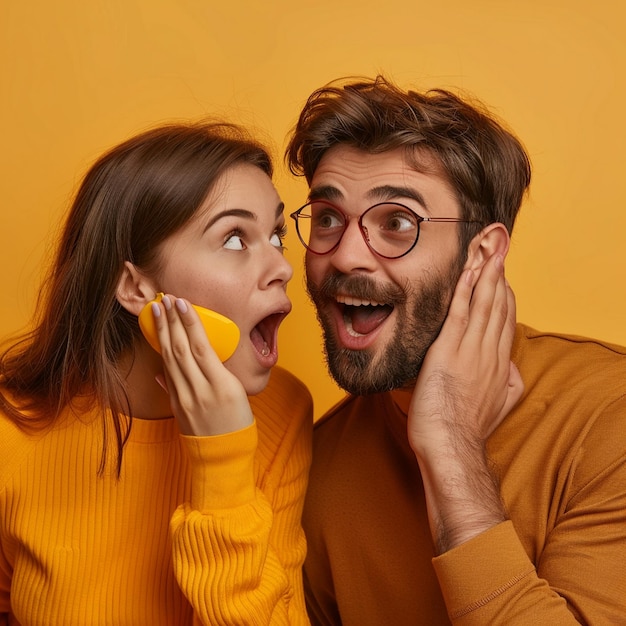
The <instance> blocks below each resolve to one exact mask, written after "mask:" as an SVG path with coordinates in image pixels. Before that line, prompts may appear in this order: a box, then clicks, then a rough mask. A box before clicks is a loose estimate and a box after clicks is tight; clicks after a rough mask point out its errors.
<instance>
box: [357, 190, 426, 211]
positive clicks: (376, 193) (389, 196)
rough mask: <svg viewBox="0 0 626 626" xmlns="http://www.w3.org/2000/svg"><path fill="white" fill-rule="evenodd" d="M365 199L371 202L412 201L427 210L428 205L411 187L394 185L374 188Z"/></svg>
mask: <svg viewBox="0 0 626 626" xmlns="http://www.w3.org/2000/svg"><path fill="white" fill-rule="evenodd" d="M367 197H368V198H369V199H371V200H372V202H375V201H377V200H378V201H379V202H384V201H386V200H403V199H409V200H414V201H415V202H417V203H418V204H419V205H420V206H422V207H424V208H425V209H428V203H427V202H426V200H425V199H424V196H423V195H422V194H421V193H420V192H419V191H417V189H414V188H413V187H402V186H396V185H382V186H380V187H374V188H373V189H370V191H368V192H367Z"/></svg>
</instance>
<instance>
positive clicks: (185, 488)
mask: <svg viewBox="0 0 626 626" xmlns="http://www.w3.org/2000/svg"><path fill="white" fill-rule="evenodd" d="M271 175H272V166H271V163H270V159H269V157H268V154H267V153H266V151H265V150H264V149H263V148H262V147H260V146H259V145H257V144H256V143H255V142H254V141H252V140H250V139H249V138H248V137H247V136H246V135H245V134H244V133H243V131H241V130H240V129H238V128H236V127H234V126H231V125H227V124H198V125H194V124H189V125H170V126H165V127H161V128H157V129H155V130H151V131H148V132H146V133H143V134H141V135H138V136H137V137H134V138H132V139H130V140H129V141H126V142H125V143H123V144H121V145H120V146H118V147H116V148H114V149H113V150H111V151H110V152H108V153H107V154H105V155H104V156H103V157H101V158H100V159H99V160H98V161H97V162H96V164H95V165H94V166H93V167H92V168H91V169H90V171H89V172H88V173H87V175H86V177H85V179H84V181H83V183H82V185H81V187H80V189H79V191H78V193H77V196H76V199H75V201H74V203H73V206H72V209H71V211H70V213H69V216H68V218H67V222H66V224H65V228H64V232H63V234H62V237H61V240H60V245H59V248H58V254H57V257H56V260H55V262H54V264H53V266H52V269H51V272H50V276H49V279H48V281H47V283H46V286H45V289H44V290H43V292H42V294H43V295H42V296H41V301H40V304H39V306H38V311H39V312H40V313H39V317H38V319H37V321H36V324H35V326H34V330H33V331H32V332H30V333H29V334H28V335H26V336H24V337H22V338H20V339H19V341H17V342H14V343H13V344H12V345H10V346H9V347H8V348H7V349H6V350H5V352H4V353H3V355H2V357H1V359H0V383H1V387H0V458H1V459H2V463H0V542H1V543H0V624H13V623H15V622H18V623H20V624H21V625H22V626H27V625H28V624H64V625H66V626H69V625H72V624H91V625H97V624H116V625H122V624H141V625H142V626H145V625H146V624H151V625H158V624H168V625H172V624H191V623H192V622H195V623H197V622H201V623H205V624H236V623H258V624H270V623H271V624H274V623H276V624H279V623H280V624H284V623H291V624H298V623H307V620H306V616H305V609H304V601H303V594H302V584H301V573H300V570H301V565H302V562H303V559H304V552H305V542H304V537H303V533H302V530H301V527H300V514H301V508H302V499H303V494H304V490H305V486H306V475H307V471H308V466H309V461H310V432H309V431H310V428H311V425H312V407H311V399H310V396H309V394H308V392H307V390H306V388H305V387H304V386H303V385H302V384H301V383H300V382H299V381H298V380H296V379H295V378H294V377H293V376H291V375H289V374H288V373H287V372H285V371H283V370H281V369H280V368H275V369H274V371H273V372H272V373H271V376H270V371H271V370H272V368H273V366H274V365H275V364H276V361H277V358H278V357H277V347H276V337H277V332H278V327H279V325H280V323H281V321H282V320H283V318H284V317H285V316H286V315H287V314H288V313H289V310H290V308H291V307H290V302H289V300H288V298H287V296H286V285H287V282H288V281H289V279H290V278H291V275H292V270H291V268H290V266H289V264H288V263H287V261H286V260H285V259H284V257H283V255H282V237H283V234H284V232H283V231H284V217H283V204H282V203H281V201H280V198H279V197H278V194H277V193H276V190H275V189H274V187H273V185H272V182H271ZM158 292H163V293H165V294H166V296H165V297H164V298H163V300H162V301H161V302H160V303H155V304H153V305H151V306H152V311H151V312H152V315H153V320H154V323H155V325H156V328H157V333H158V338H159V342H160V347H161V354H159V353H158V352H156V351H155V350H153V349H152V348H151V347H150V346H149V344H148V343H147V341H146V339H145V338H144V337H143V335H142V334H141V332H140V329H139V326H138V323H137V316H138V315H139V313H140V312H141V311H142V309H143V308H144V306H146V304H148V303H149V302H151V301H152V300H153V299H154V298H155V294H156V293H158ZM191 303H193V304H194V305H200V306H204V307H207V308H210V309H214V310H216V311H217V312H219V313H221V314H223V315H225V316H227V317H229V318H231V319H232V320H233V321H234V322H235V323H236V324H237V326H238V327H239V330H240V333H241V339H240V341H239V344H238V346H237V348H236V350H235V352H234V354H233V355H232V357H231V358H229V359H228V360H227V361H226V362H225V363H224V364H222V363H221V362H220V360H219V358H218V357H217V356H216V354H215V352H214V351H213V350H212V348H211V347H210V344H209V341H208V339H207V337H206V334H205V332H204V330H203V328H202V325H201V323H200V320H199V318H198V315H197V313H196V311H195V310H194V308H193V307H191V306H190V305H191ZM263 390H264V391H263ZM260 392H263V393H260ZM253 394H259V395H258V396H256V397H253V398H248V397H247V396H248V395H253ZM253 415H254V418H253Z"/></svg>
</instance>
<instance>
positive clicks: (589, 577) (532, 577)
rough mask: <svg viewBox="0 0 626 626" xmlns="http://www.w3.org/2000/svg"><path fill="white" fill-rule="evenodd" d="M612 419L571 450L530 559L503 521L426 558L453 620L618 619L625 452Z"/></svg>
mask: <svg viewBox="0 0 626 626" xmlns="http://www.w3.org/2000/svg"><path fill="white" fill-rule="evenodd" d="M621 404H623V402H622V403H621ZM619 414H620V411H618V413H617V415H619ZM622 415H623V413H622ZM615 416H616V415H615V414H612V415H609V416H608V417H611V419H608V417H607V418H606V419H605V420H604V422H605V424H608V425H609V426H608V427H607V428H596V429H594V430H592V431H591V433H590V434H589V436H588V437H587V438H586V439H585V445H583V446H581V449H580V452H579V453H578V454H577V455H576V457H575V460H574V462H573V463H572V467H571V470H570V473H569V478H568V481H567V484H568V488H567V490H566V493H564V494H563V496H564V497H563V498H562V501H560V502H559V503H558V506H559V510H558V512H556V513H555V519H554V520H553V521H552V524H553V525H552V527H551V529H550V531H549V533H548V534H547V536H546V542H545V545H543V546H542V550H541V553H540V554H539V556H538V559H537V560H536V564H533V562H531V560H530V559H529V557H528V556H527V554H526V551H525V550H524V547H523V545H522V542H521V540H520V538H519V536H518V534H517V532H516V529H515V527H514V525H513V523H512V522H511V521H507V522H504V523H502V524H500V525H498V526H496V527H494V528H492V529H490V530H488V531H486V532H484V533H482V534H481V535H479V536H478V537H475V538H474V539H472V540H471V541H468V542H467V543H465V544H462V545H460V546H458V547H457V548H454V549H453V550H450V551H449V552H446V553H444V554H442V555H440V556H438V557H436V558H435V559H434V560H433V564H434V567H435V571H436V573H437V576H438V578H439V583H440V586H441V589H442V591H443V594H444V598H445V601H446V605H447V607H448V613H449V615H450V618H451V620H452V622H453V624H455V625H456V626H474V625H475V626H479V625H482V624H506V625H507V626H517V625H519V626H525V625H526V624H559V625H560V624H579V623H582V624H618V623H622V622H623V620H624V615H626V533H625V532H624V528H626V452H625V451H624V448H623V441H624V437H623V434H621V435H620V433H619V430H620V429H621V428H623V420H616V419H613V418H615ZM615 429H617V431H616V430H615ZM550 523H551V522H550V520H548V524H550Z"/></svg>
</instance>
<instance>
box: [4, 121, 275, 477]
mask: <svg viewBox="0 0 626 626" xmlns="http://www.w3.org/2000/svg"><path fill="white" fill-rule="evenodd" d="M242 162H244V163H249V164H252V165H254V166H257V167H259V168H260V169H261V170H263V171H264V172H265V173H266V174H268V176H270V177H271V175H272V164H271V160H270V157H269V155H268V153H267V151H266V150H265V149H264V148H263V147H262V146H261V145H259V144H258V143H256V142H255V141H254V140H252V139H251V138H250V137H249V136H248V134H247V133H246V132H244V131H243V130H242V129H241V128H239V127H237V126H234V125H231V124H226V123H189V124H171V125H166V126H161V127H158V128H155V129H153V130H149V131H147V132H144V133H142V134H139V135H137V136H135V137H132V138H131V139H129V140H127V141H125V142H124V143H122V144H120V145H118V146H117V147H115V148H113V149H112V150H110V151H109V152H107V153H106V154H104V155H103V156H102V157H100V158H99V159H98V160H97V162H96V163H95V164H94V165H93V166H92V167H91V168H90V170H89V171H88V172H87V174H86V176H85V178H84V180H83V182H82V184H81V185H80V188H79V190H78V192H77V194H76V197H75V199H74V202H73V204H72V206H71V209H70V212H69V215H68V218H67V221H66V222H65V226H64V229H63V232H62V235H61V238H60V242H59V245H58V249H57V254H56V258H55V260H54V262H53V264H52V266H51V269H50V272H49V275H48V278H47V280H46V281H45V282H44V285H43V287H42V290H41V291H40V294H39V298H38V306H37V316H36V319H35V322H34V325H33V330H32V331H30V332H28V333H26V334H24V335H23V336H22V337H20V338H18V340H16V341H14V342H13V343H12V344H11V345H9V346H8V347H7V348H5V350H4V352H3V353H2V354H1V355H0V382H1V387H0V410H2V411H3V412H4V413H5V414H7V415H8V416H9V417H10V418H12V419H13V420H14V421H15V423H16V424H17V425H18V426H20V427H21V428H23V429H26V430H28V429H36V428H38V427H45V426H48V425H50V424H52V423H54V421H55V420H56V419H57V417H58V416H59V415H60V414H61V412H62V411H63V410H64V409H66V408H68V407H72V406H73V404H76V405H77V408H78V403H79V401H80V407H81V410H82V409H83V408H84V406H85V404H84V403H85V402H87V404H88V406H89V407H90V408H93V407H97V408H99V409H100V410H101V412H102V415H103V418H104V419H103V420H102V424H103V436H104V439H103V451H102V461H101V471H102V470H103V469H104V467H105V461H106V453H107V447H108V444H107V440H108V437H110V429H111V428H112V429H113V433H114V436H115V441H116V443H117V471H118V473H119V471H120V469H121V462H122V450H123V446H124V443H125V441H126V439H127V437H128V433H129V431H130V424H131V421H130V420H129V419H128V418H127V417H126V416H130V414H131V407H130V406H129V402H128V397H127V395H126V393H125V391H124V381H123V375H122V373H121V372H120V371H119V362H120V359H121V357H122V356H123V355H125V354H127V353H128V352H129V351H132V349H133V345H134V341H135V339H136V337H137V336H138V335H139V332H140V331H139V326H138V323H137V318H136V317H135V316H133V315H132V314H130V313H128V312H127V311H126V310H125V309H124V308H122V307H121V306H120V305H119V303H118V302H117V300H116V287H117V283H118V281H119V278H120V276H121V274H122V271H123V268H124V262H125V261H130V262H132V263H133V264H135V265H136V266H137V267H139V268H143V269H148V268H151V269H154V266H155V264H156V263H157V261H158V259H157V256H156V252H157V247H158V245H159V244H160V243H162V242H163V241H164V240H165V239H166V238H167V237H168V236H170V235H171V234H173V233H175V232H176V231H177V230H178V229H180V228H181V227H182V226H183V225H184V224H185V223H186V222H187V221H188V220H189V219H190V218H191V217H192V216H193V215H194V214H195V212H196V210H197V209H198V207H200V205H201V204H202V203H203V201H204V199H205V198H206V196H207V194H208V193H209V192H210V191H211V189H212V187H213V185H214V183H215V182H216V180H217V179H218V178H219V177H220V175H221V174H222V173H224V172H225V171H226V170H227V169H228V168H230V167H232V166H233V165H235V164H238V163H242Z"/></svg>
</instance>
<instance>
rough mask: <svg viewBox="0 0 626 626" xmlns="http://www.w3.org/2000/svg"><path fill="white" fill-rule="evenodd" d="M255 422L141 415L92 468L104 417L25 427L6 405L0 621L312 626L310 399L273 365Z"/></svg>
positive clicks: (0, 479)
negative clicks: (234, 425) (41, 428)
mask: <svg viewBox="0 0 626 626" xmlns="http://www.w3.org/2000/svg"><path fill="white" fill-rule="evenodd" d="M251 404H252V408H253V412H254V416H255V424H253V425H252V426H250V427H249V428H246V429H244V430H241V431H237V432H235V433H231V434H228V435H221V436H216V437H187V436H182V435H181V434H180V433H179V431H178V428H177V425H176V421H175V420H174V419H173V418H171V419H163V420H137V419H135V420H133V422H132V429H131V435H130V439H129V441H128V443H127V444H126V446H125V448H124V456H123V465H122V473H121V477H120V478H119V479H118V478H117V476H116V473H115V471H114V470H113V469H108V470H107V471H106V472H105V474H104V475H103V476H99V475H98V466H99V463H100V458H101V441H102V434H101V417H99V416H97V415H95V414H93V415H92V414H88V415H81V416H75V415H72V414H71V413H70V412H67V413H66V414H65V415H64V416H63V418H62V419H61V420H60V421H59V422H58V423H57V424H56V425H55V426H54V427H53V428H51V429H49V430H47V431H45V432H41V433H38V434H36V435H27V434H25V433H23V432H22V431H20V430H19V429H18V428H17V427H15V425H14V424H13V423H12V422H11V421H9V420H8V419H7V417H6V416H4V415H0V624H2V625H4V624H14V623H19V624H21V625H22V626H34V625H44V624H55V625H57V626H60V625H63V626H72V625H91V626H97V625H104V624H107V625H115V626H126V625H137V626H139V625H141V626H159V625H164V626H165V625H167V626H179V625H184V624H192V623H204V624H227V625H229V626H232V625H234V624H263V625H265V624H306V623H308V621H307V618H306V613H305V608H304V600H303V594H302V582H301V566H302V562H303V560H304V555H305V540H304V535H303V532H302V529H301V526H300V516H301V510H302V502H303V498H304V492H305V489H306V482H307V474H308V469H309V464H310V437H311V434H310V430H311V427H312V403H311V398H310V395H309V393H308V391H307V390H306V388H305V387H304V386H303V385H302V384H301V383H300V382H299V381H298V380H297V379H295V378H294V377H293V376H291V375H290V374H289V373H287V372H285V371H284V370H281V369H280V368H275V369H274V371H273V373H272V376H271V380H270V384H269V386H268V387H267V389H266V390H265V391H264V392H263V393H262V394H260V395H258V396H256V397H254V398H251Z"/></svg>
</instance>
